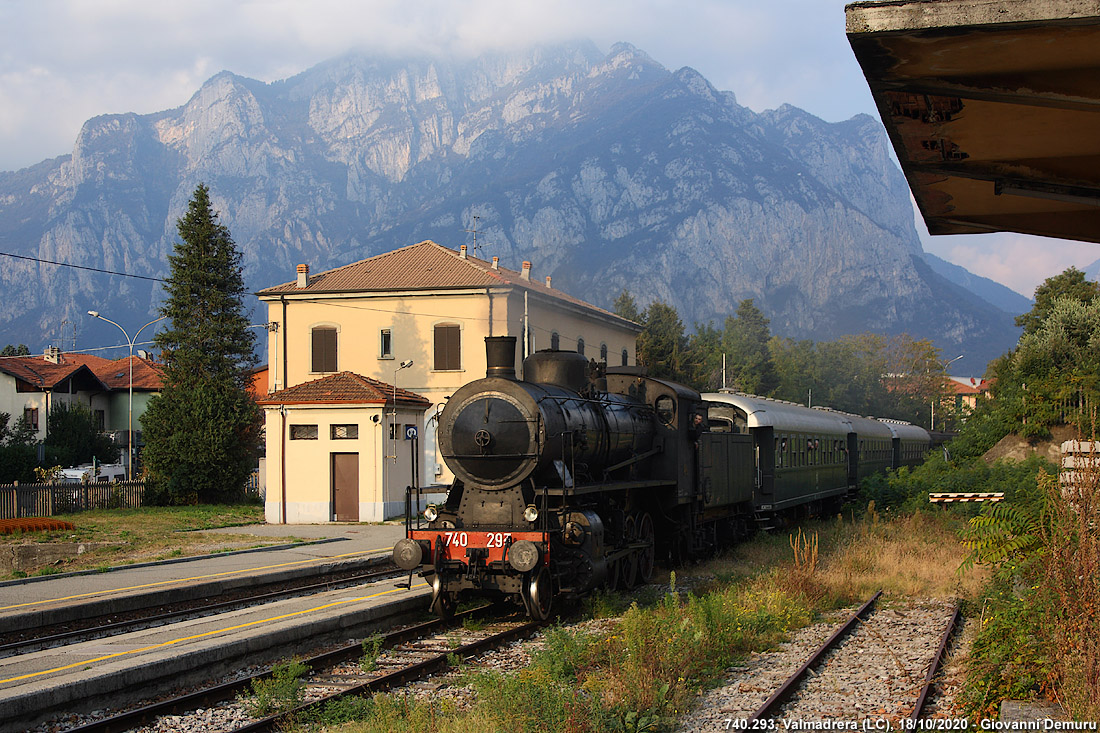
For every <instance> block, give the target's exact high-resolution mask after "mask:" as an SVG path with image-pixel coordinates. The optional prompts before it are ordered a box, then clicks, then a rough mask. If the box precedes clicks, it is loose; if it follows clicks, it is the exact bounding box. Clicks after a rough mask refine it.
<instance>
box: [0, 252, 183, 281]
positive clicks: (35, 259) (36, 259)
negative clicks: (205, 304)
mask: <svg viewBox="0 0 1100 733" xmlns="http://www.w3.org/2000/svg"><path fill="white" fill-rule="evenodd" d="M0 256H3V257H11V258H13V259H17V260H28V261H30V262H37V263H39V264H43V265H56V266H58V267H71V268H73V269H75V270H89V271H91V272H100V273H103V274H105V275H118V276H119V277H132V278H137V279H138V280H152V281H153V282H158V283H164V282H168V281H167V280H164V279H162V278H159V277H148V276H147V275H134V274H132V273H129V272H118V271H116V270H104V269H103V268H100V267H88V266H87V265H74V264H72V263H71V262H56V261H54V260H44V259H42V258H40V257H28V256H26V255H17V254H12V253H11V252H0Z"/></svg>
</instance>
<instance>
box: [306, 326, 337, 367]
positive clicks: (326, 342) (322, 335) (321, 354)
mask: <svg viewBox="0 0 1100 733" xmlns="http://www.w3.org/2000/svg"><path fill="white" fill-rule="evenodd" d="M311 341H312V359H311V362H310V371H312V372H334V371H336V329H335V328H334V327H333V326H317V327H316V328H314V329H313V331H312V339H311Z"/></svg>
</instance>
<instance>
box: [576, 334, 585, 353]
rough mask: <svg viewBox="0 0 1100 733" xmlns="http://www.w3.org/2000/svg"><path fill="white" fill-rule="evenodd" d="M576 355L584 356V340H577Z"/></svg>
mask: <svg viewBox="0 0 1100 733" xmlns="http://www.w3.org/2000/svg"><path fill="white" fill-rule="evenodd" d="M577 353H578V354H580V355H581V356H584V339H582V338H578V339H577Z"/></svg>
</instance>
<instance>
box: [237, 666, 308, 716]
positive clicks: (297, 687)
mask: <svg viewBox="0 0 1100 733" xmlns="http://www.w3.org/2000/svg"><path fill="white" fill-rule="evenodd" d="M308 673H309V667H307V666H306V665H304V664H302V663H301V662H300V661H298V660H297V659H293V660H290V661H286V662H280V663H279V664H276V665H275V666H274V667H272V669H271V676H270V677H268V678H266V679H260V680H253V681H252V690H251V691H252V694H251V696H249V697H248V698H246V699H245V704H246V706H247V707H248V712H249V713H250V714H251V715H252V716H253V717H256V718H265V717H267V716H269V715H274V714H275V713H281V712H285V711H287V710H293V709H294V708H296V707H298V706H299V705H301V704H302V699H303V688H304V687H305V685H304V683H303V682H302V676H303V675H305V674H308Z"/></svg>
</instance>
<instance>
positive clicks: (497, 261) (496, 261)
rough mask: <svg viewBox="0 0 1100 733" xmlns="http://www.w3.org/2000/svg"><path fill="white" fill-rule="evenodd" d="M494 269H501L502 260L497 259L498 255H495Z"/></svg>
mask: <svg viewBox="0 0 1100 733" xmlns="http://www.w3.org/2000/svg"><path fill="white" fill-rule="evenodd" d="M493 269H494V270H499V269H500V258H499V257H497V256H496V255H493Z"/></svg>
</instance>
